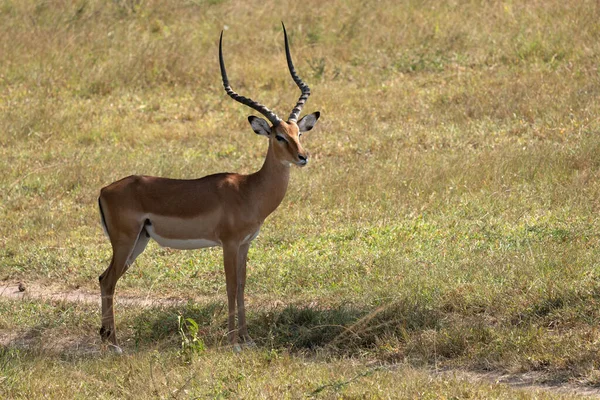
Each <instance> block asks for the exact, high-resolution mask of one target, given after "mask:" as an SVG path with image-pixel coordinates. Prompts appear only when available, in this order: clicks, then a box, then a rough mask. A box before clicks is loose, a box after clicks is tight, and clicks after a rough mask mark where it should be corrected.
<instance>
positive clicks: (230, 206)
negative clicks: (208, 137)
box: [98, 26, 320, 352]
mask: <svg viewBox="0 0 600 400" xmlns="http://www.w3.org/2000/svg"><path fill="white" fill-rule="evenodd" d="M283 33H284V41H285V54H286V59H287V64H288V68H289V71H290V74H291V76H292V78H293V79H294V82H295V83H296V85H298V87H299V88H300V91H301V95H300V97H299V99H298V102H297V104H296V106H295V107H294V108H293V109H292V112H291V113H290V116H289V117H288V120H287V121H283V120H281V119H280V118H279V117H278V116H277V115H276V114H275V113H274V112H273V111H271V110H269V109H268V108H267V107H265V106H264V105H262V104H260V103H258V102H256V101H253V100H251V99H249V98H246V97H243V96H240V95H239V94H237V93H236V92H234V91H233V90H232V89H231V86H230V85H229V80H228V79H227V72H226V71H225V64H224V61H223V32H222V31H221V36H220V39H219V64H220V67H221V77H222V79H223V87H224V88H225V92H227V94H228V95H229V96H230V97H231V98H233V99H234V100H236V101H238V102H240V103H242V104H244V105H246V106H248V107H250V108H252V109H254V110H256V111H258V112H259V113H261V114H263V115H264V116H265V117H266V118H267V119H268V120H269V122H270V124H269V122H267V121H265V120H264V119H262V118H259V117H255V116H250V117H248V121H249V122H250V126H251V127H252V129H253V130H254V132H255V133H257V134H259V135H263V136H266V137H267V138H268V140H269V147H268V150H267V154H266V156H265V161H264V164H263V166H262V168H261V169H260V170H258V171H257V172H255V173H253V174H250V175H241V174H236V173H219V174H214V175H208V176H205V177H203V178H200V179H192V180H182V179H169V178H160V177H154V176H139V175H133V176H129V177H127V178H123V179H121V180H119V181H116V182H114V183H112V184H110V185H108V186H106V187H104V188H103V189H102V190H101V191H100V197H99V199H98V205H99V208H100V215H101V219H102V226H103V228H104V231H105V233H106V234H107V236H108V237H109V239H110V243H111V245H112V250H113V255H112V259H111V262H110V265H109V266H108V268H107V269H106V271H104V272H103V273H102V275H100V278H99V280H100V292H101V296H102V327H101V328H100V336H101V338H102V340H103V341H104V342H107V341H108V344H109V345H110V346H111V347H112V348H113V349H114V350H115V351H117V352H121V349H120V348H119V347H118V343H117V337H116V331H115V321H114V310H113V296H114V293H115V286H116V284H117V281H118V280H119V278H120V277H121V276H122V275H123V274H124V273H125V271H127V269H128V268H129V267H130V266H131V264H133V262H134V261H135V259H136V258H137V257H138V256H139V255H140V254H141V253H142V252H143V251H144V249H145V247H146V245H147V244H148V241H149V240H150V239H151V238H152V239H154V240H155V241H156V242H158V244H159V245H161V246H165V247H171V248H174V249H199V248H204V247H212V246H221V247H222V248H223V264H224V267H225V280H226V286H227V303H228V311H229V314H228V339H229V342H230V343H231V344H232V345H233V346H234V349H235V350H236V351H237V350H240V348H241V347H240V345H239V344H238V336H239V338H240V341H241V342H242V343H243V344H246V345H253V342H252V339H251V338H250V336H249V335H248V328H247V326H246V310H245V306H244V287H245V284H246V262H247V258H248V248H249V246H250V243H251V242H252V240H253V239H255V238H256V237H257V236H258V233H259V230H260V227H261V226H262V224H263V222H264V220H265V218H267V216H269V214H271V213H272V212H273V211H274V210H275V209H276V208H277V207H278V206H279V204H280V203H281V201H282V200H283V198H284V196H285V192H286V190H287V186H288V182H289V178H290V166H291V165H292V164H293V165H297V166H300V167H303V166H305V165H306V164H307V162H308V153H307V152H306V150H304V148H303V147H302V145H301V144H300V135H301V134H302V132H306V131H309V130H311V129H312V128H313V127H314V126H315V124H316V122H317V120H318V119H319V116H320V113H319V112H315V113H313V114H309V115H306V116H304V117H303V118H302V119H300V120H298V117H299V114H300V111H301V110H302V107H303V106H304V103H305V102H306V100H307V99H308V96H309V95H310V89H309V87H308V86H307V85H306V84H305V83H304V82H303V81H302V79H300V77H299V76H298V75H297V73H296V70H295V68H294V64H293V62H292V57H291V55H290V48H289V43H288V37H287V32H286V30H285V26H283ZM236 305H237V318H238V329H237V330H236V329H235V316H236Z"/></svg>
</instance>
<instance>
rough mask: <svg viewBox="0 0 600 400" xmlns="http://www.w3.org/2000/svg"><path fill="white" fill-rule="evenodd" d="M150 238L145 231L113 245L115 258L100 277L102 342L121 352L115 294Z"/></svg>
mask: <svg viewBox="0 0 600 400" xmlns="http://www.w3.org/2000/svg"><path fill="white" fill-rule="evenodd" d="M148 240H149V237H148V236H147V235H146V232H145V230H144V229H142V230H141V232H140V233H139V234H138V235H137V237H135V238H134V239H133V240H131V239H130V240H127V239H126V240H123V241H120V242H115V243H113V257H112V260H111V262H110V265H109V266H108V268H107V269H106V271H104V272H103V273H102V275H100V278H99V280H100V295H101V297H102V327H101V328H100V337H101V338H102V341H104V342H106V341H108V342H109V344H111V345H112V346H114V347H113V349H114V350H115V351H117V352H121V349H120V348H119V347H118V343H117V335H116V330H115V314H114V306H113V304H114V302H113V300H114V294H115V287H116V285H117V281H118V280H119V278H120V277H121V276H123V274H124V273H125V271H127V269H128V268H129V266H130V265H131V264H132V263H133V262H134V261H135V259H136V257H137V256H138V255H140V254H141V253H142V251H144V248H145V247H146V245H147V244H148Z"/></svg>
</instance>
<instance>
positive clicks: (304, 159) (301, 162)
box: [298, 154, 308, 165]
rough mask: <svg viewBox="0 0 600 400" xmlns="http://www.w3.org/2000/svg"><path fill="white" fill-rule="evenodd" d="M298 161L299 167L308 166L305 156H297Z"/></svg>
mask: <svg viewBox="0 0 600 400" xmlns="http://www.w3.org/2000/svg"><path fill="white" fill-rule="evenodd" d="M298 159H299V160H300V162H299V163H298V164H300V165H306V164H308V158H307V157H306V156H303V155H302V154H298Z"/></svg>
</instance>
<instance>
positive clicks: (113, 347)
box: [108, 344, 123, 355]
mask: <svg viewBox="0 0 600 400" xmlns="http://www.w3.org/2000/svg"><path fill="white" fill-rule="evenodd" d="M108 349H109V350H110V351H111V352H112V353H114V354H118V355H121V354H123V349H121V348H120V347H119V346H117V345H116V344H109V345H108Z"/></svg>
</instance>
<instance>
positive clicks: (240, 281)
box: [237, 243, 254, 346]
mask: <svg viewBox="0 0 600 400" xmlns="http://www.w3.org/2000/svg"><path fill="white" fill-rule="evenodd" d="M249 248H250V243H246V244H243V245H241V246H240V251H239V253H238V270H237V308H238V327H239V335H240V338H241V339H242V342H243V343H244V344H246V345H247V346H254V341H253V340H252V338H251V337H250V335H248V326H247V325H246V306H245V305H244V290H245V289H246V263H247V261H248V249H249Z"/></svg>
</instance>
